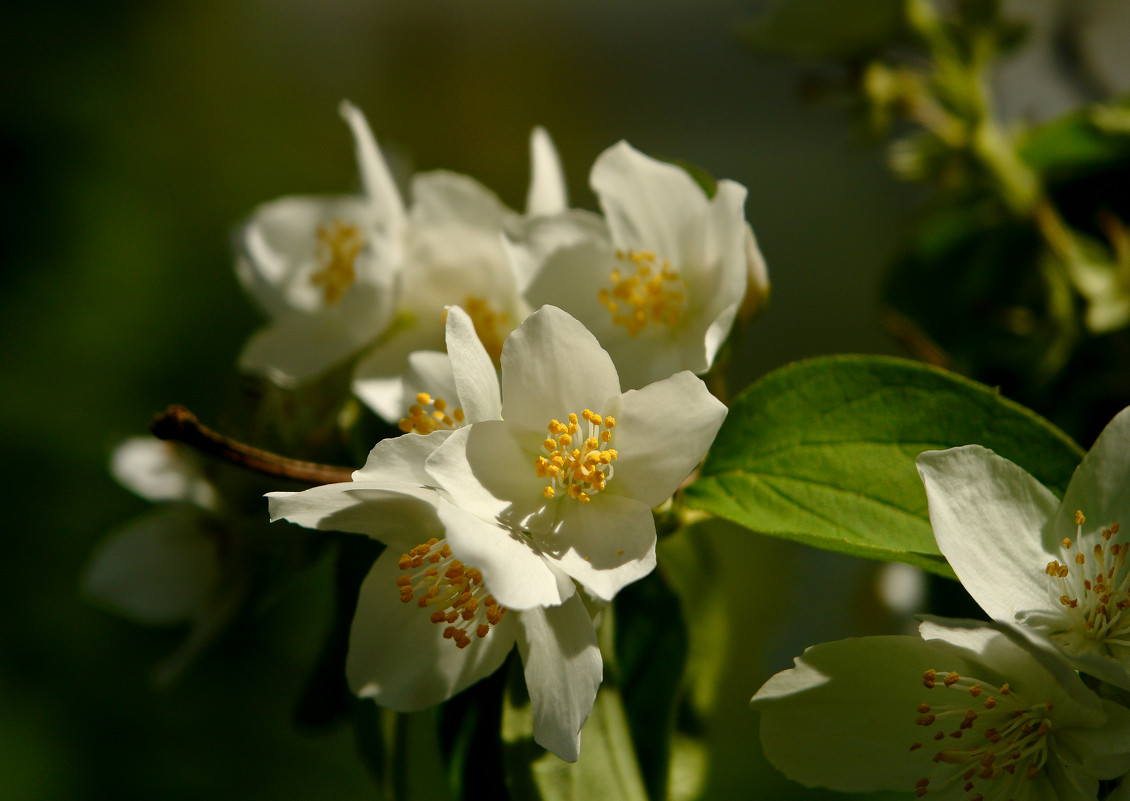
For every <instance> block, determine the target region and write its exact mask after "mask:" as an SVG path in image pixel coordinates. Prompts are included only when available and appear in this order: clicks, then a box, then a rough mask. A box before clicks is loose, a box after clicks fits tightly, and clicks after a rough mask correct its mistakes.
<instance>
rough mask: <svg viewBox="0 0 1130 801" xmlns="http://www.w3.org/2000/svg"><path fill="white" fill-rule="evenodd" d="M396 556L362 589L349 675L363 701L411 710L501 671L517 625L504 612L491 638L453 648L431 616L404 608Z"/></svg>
mask: <svg viewBox="0 0 1130 801" xmlns="http://www.w3.org/2000/svg"><path fill="white" fill-rule="evenodd" d="M398 555H399V554H398V553H396V552H395V551H392V550H386V551H385V552H384V553H383V554H381V556H380V557H379V558H378V559H377V561H376V564H374V565H373V569H372V570H371V571H369V575H368V576H366V577H365V580H364V582H363V583H362V585H361V594H360V597H359V598H358V599H357V611H356V613H355V614H354V616H353V625H352V628H351V629H350V633H349V653H348V655H347V658H346V664H345V675H346V678H347V679H348V681H349V686H350V688H351V689H352V690H353V692H355V693H356V694H357V695H359V696H361V697H362V698H372V699H374V700H375V701H376V702H377V703H378V704H380V705H382V706H387V707H389V708H390V709H396V710H399V711H402V712H411V711H415V710H417V709H423V708H425V707H429V706H433V705H435V704H438V703H441V702H442V701H446V700H447V699H448V698H450V697H451V696H453V695H455V694H456V693H458V692H460V691H461V690H464V689H466V688H467V687H469V686H470V685H471V684H474V683H475V682H476V681H478V680H479V679H481V678H483V677H485V676H488V675H490V674H491V673H493V672H494V671H495V670H497V669H498V667H499V666H500V665H501V664H502V663H503V661H504V660H505V659H506V655H507V654H508V653H509V652H510V649H511V648H512V647H513V645H514V638H515V636H516V631H517V628H518V621H517V618H516V616H514V615H511V614H505V615H503V617H502V620H501V621H500V622H499V624H498V625H496V626H492V627H491V631H490V633H489V634H488V635H487V636H486V637H483V638H481V639H477V640H476V641H475V642H473V643H472V644H471V645H470V646H468V647H467V648H456V646H455V644H454V643H453V642H452V641H451V640H450V639H445V638H444V637H443V629H444V627H443V625H437V624H433V623H432V622H431V621H430V620H428V613H427V611H426V610H422V609H420V608H418V607H417V605H416V604H414V603H401V601H400V598H399V595H398V592H397V585H396V579H397V578H398V576H399V575H400V573H401V571H400V569H399V568H398V567H397V556H398Z"/></svg>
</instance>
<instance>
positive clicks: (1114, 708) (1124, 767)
mask: <svg viewBox="0 0 1130 801" xmlns="http://www.w3.org/2000/svg"><path fill="white" fill-rule="evenodd" d="M1102 704H1103V712H1104V714H1105V716H1106V723H1105V725H1104V726H1103V727H1102V728H1093V729H1088V728H1075V729H1071V730H1069V731H1065V732H1063V733H1062V734H1059V735H1058V736H1057V740H1058V742H1057V746H1059V747H1061V748H1069V749H1070V750H1071V751H1072V752H1074V754H1075V755H1077V756H1078V757H1079V759H1080V762H1081V763H1082V765H1083V766H1084V767H1086V769H1087V772H1088V773H1089V774H1091V775H1092V776H1097V777H1098V778H1100V779H1115V778H1118V777H1119V776H1122V775H1123V774H1125V773H1126V772H1127V771H1130V709H1127V708H1126V707H1124V706H1122V705H1121V704H1117V703H1115V702H1113V701H1109V700H1107V699H1105V698H1104V699H1103V700H1102ZM1111 797H1112V796H1108V799H1109V798H1111Z"/></svg>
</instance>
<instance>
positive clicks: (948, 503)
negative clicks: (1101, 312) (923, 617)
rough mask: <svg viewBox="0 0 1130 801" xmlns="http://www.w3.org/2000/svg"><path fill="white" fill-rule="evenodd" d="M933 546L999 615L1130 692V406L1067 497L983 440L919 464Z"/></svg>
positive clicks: (993, 613)
mask: <svg viewBox="0 0 1130 801" xmlns="http://www.w3.org/2000/svg"><path fill="white" fill-rule="evenodd" d="M918 472H919V474H921V476H922V480H923V482H925V485H926V496H927V499H928V500H929V506H930V522H931V524H932V525H933V527H934V536H935V537H936V538H937V541H938V548H939V549H940V550H941V552H942V554H943V555H944V556H945V557H946V559H947V560H948V561H949V563H950V565H951V566H952V567H953V569H954V572H955V573H957V576H958V578H959V579H961V583H962V584H964V585H965V589H966V590H968V591H969V594H970V595H971V596H973V599H974V600H975V601H977V603H978V604H980V605H981V608H982V609H984V610H985V612H986V613H987V614H988V615H989V616H990V617H993V618H995V619H997V620H1001V621H1004V622H1008V623H1014V624H1018V625H1023V626H1026V627H1029V628H1031V629H1034V630H1036V631H1038V632H1040V633H1041V634H1043V635H1046V636H1048V637H1050V638H1051V639H1052V640H1053V641H1054V642H1055V643H1056V644H1057V645H1058V646H1059V647H1060V648H1062V649H1063V651H1064V653H1065V654H1066V655H1067V657H1068V658H1069V659H1071V660H1072V662H1073V663H1074V664H1075V666H1076V667H1077V668H1078V669H1079V670H1082V671H1084V672H1086V673H1089V674H1091V675H1093V676H1097V677H1098V678H1101V679H1103V680H1105V681H1108V682H1110V683H1112V684H1115V685H1117V686H1119V687H1123V688H1126V689H1130V670H1128V668H1130V566H1128V565H1127V563H1126V556H1127V551H1128V550H1130V544H1128V541H1127V537H1126V534H1127V533H1128V532H1124V531H1122V530H1121V529H1120V524H1121V523H1126V522H1128V521H1130V410H1123V411H1122V412H1120V413H1119V414H1118V416H1117V417H1115V418H1114V420H1113V421H1112V422H1111V423H1110V424H1109V425H1108V426H1107V427H1106V429H1105V430H1104V431H1103V432H1102V434H1100V435H1099V438H1098V440H1097V441H1096V442H1095V445H1094V447H1093V448H1092V449H1091V451H1090V453H1088V454H1087V455H1086V456H1085V457H1084V459H1083V462H1082V463H1081V464H1080V465H1079V467H1078V469H1076V471H1075V474H1074V475H1073V476H1072V478H1071V482H1070V484H1069V485H1068V487H1067V492H1066V494H1065V495H1064V498H1063V501H1062V502H1060V500H1059V499H1058V498H1056V496H1055V495H1053V494H1052V493H1051V491H1050V490H1048V489H1047V488H1046V487H1044V486H1043V485H1042V484H1041V483H1040V482H1039V481H1037V480H1036V479H1035V478H1033V477H1032V476H1030V475H1029V474H1028V473H1027V472H1025V471H1024V470H1023V469H1021V468H1020V467H1017V466H1016V465H1015V464H1013V463H1012V462H1010V461H1008V460H1007V459H1003V458H1001V457H1000V456H997V455H996V454H995V453H993V452H992V451H990V450H987V449H986V448H982V447H980V446H978V445H966V446H964V447H960V448H952V449H950V450H946V451H929V452H927V453H924V454H922V455H921V456H919V457H918Z"/></svg>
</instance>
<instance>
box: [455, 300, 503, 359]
mask: <svg viewBox="0 0 1130 801" xmlns="http://www.w3.org/2000/svg"><path fill="white" fill-rule="evenodd" d="M463 311H465V312H467V316H468V317H470V318H471V324H472V325H474V326H475V333H476V334H477V335H478V337H479V341H480V342H482V343H483V347H484V348H486V352H487V354H488V355H489V356H490V360H491V361H492V362H494V364H495V366H497V365H498V364H499V363H500V360H501V359H502V343H503V341H504V340H505V339H506V335H507V334H508V333H510V327H509V323H510V315H509V314H507V313H506V312H502V311H498V310H497V309H495V308H494V307H493V306H491V305H490V301H488V300H487V299H486V298H480V297H477V296H475V295H467V297H466V298H464V300H463ZM444 319H445V320H446V319H447V316H446V312H445V313H444Z"/></svg>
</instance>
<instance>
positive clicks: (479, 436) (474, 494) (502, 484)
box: [425, 420, 553, 529]
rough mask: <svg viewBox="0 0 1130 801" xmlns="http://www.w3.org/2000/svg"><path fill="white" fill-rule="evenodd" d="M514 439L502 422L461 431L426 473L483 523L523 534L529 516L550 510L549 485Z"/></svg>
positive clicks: (434, 456) (432, 459)
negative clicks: (545, 492) (546, 493)
mask: <svg viewBox="0 0 1130 801" xmlns="http://www.w3.org/2000/svg"><path fill="white" fill-rule="evenodd" d="M514 433H515V432H514V430H513V426H511V425H510V424H509V422H508V421H502V420H494V421H492V420H487V421H484V422H481V423H476V424H474V425H472V426H467V427H466V428H460V429H457V430H456V431H454V432H452V434H451V436H450V437H449V438H448V440H447V442H445V443H444V444H443V445H442V446H441V447H440V448H438V449H437V450H436V452H435V453H434V454H432V455H431V456H430V457H429V458H428V461H427V463H426V464H425V468H426V469H427V471H428V472H429V473H430V474H431V475H432V477H433V478H434V480H435V482H436V483H437V484H438V485H439V486H440V487H442V488H443V489H444V491H445V492H447V493H448V495H450V496H451V499H452V501H453V502H454V503H455V504H456V505H457V506H460V507H462V508H463V509H466V510H467V511H468V512H470V513H472V514H475V515H478V516H479V517H481V518H483V519H484V520H491V521H498V522H500V523H502V524H503V525H506V526H508V527H510V528H514V529H521V528H523V527H526V526H527V525H528V520H527V518H528V517H529V516H530V515H533V514H535V513H537V512H538V510H540V509H541V508H542V507H544V506H545V505H546V501H545V499H544V497H543V496H542V490H543V488H544V486H545V480H544V479H540V478H538V477H537V473H536V469H535V463H534V460H535V456H534V455H533V453H531V452H527V451H526V450H524V449H523V448H522V447H521V445H520V444H519V442H518V441H517V440H516V439H515V436H514ZM540 444H541V440H540V439H538V441H537V446H540ZM552 522H553V521H552V520H550V521H548V523H552ZM548 523H547V525H548Z"/></svg>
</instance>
